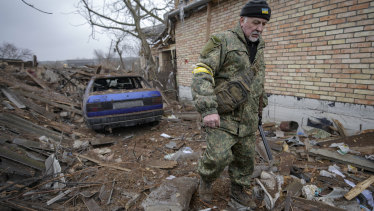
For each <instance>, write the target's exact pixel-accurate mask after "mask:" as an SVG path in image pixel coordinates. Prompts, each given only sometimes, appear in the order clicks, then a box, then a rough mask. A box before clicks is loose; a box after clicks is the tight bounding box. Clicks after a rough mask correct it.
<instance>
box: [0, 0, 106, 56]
mask: <svg viewBox="0 0 374 211" xmlns="http://www.w3.org/2000/svg"><path fill="white" fill-rule="evenodd" d="M25 1H26V2H27V3H30V4H32V5H34V6H35V7H36V8H38V9H41V10H43V11H46V12H51V13H53V14H51V15H48V14H45V13H41V12H39V11H37V10H35V9H33V8H31V7H29V6H27V5H26V4H24V3H23V2H22V1H21V0H0V44H3V43H4V42H8V43H12V44H14V45H15V46H17V47H19V48H27V49H30V50H31V51H33V52H34V54H35V55H37V57H38V60H39V61H48V60H66V59H77V58H87V59H90V58H93V57H94V54H93V52H94V50H95V49H101V50H103V51H105V52H106V51H107V50H108V47H109V45H110V39H109V38H107V36H106V35H105V34H98V33H96V38H95V39H92V38H91V37H90V34H91V28H90V26H89V25H88V24H87V23H86V21H85V19H84V18H83V17H82V16H80V15H79V14H76V10H77V8H75V5H77V2H78V0H25Z"/></svg>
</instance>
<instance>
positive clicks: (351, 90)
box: [176, 0, 374, 105]
mask: <svg viewBox="0 0 374 211" xmlns="http://www.w3.org/2000/svg"><path fill="white" fill-rule="evenodd" d="M246 2H247V0H245V1H242V0H238V1H224V2H221V3H218V4H214V5H213V7H212V22H211V29H210V31H211V33H214V32H219V31H222V30H225V29H228V28H231V27H233V26H234V25H235V24H236V23H237V21H238V15H239V12H240V9H241V7H242V6H243V5H244V4H245V3H246ZM268 3H269V5H270V6H271V8H272V17H271V20H270V22H269V24H268V25H267V27H266V29H265V32H264V33H263V38H264V39H265V41H266V49H265V60H266V84H265V88H266V90H267V92H268V93H271V94H278V95H289V96H296V97H303V98H312V99H320V100H329V101H337V102H347V103H355V104H364V105H374V80H373V79H374V58H373V56H374V53H373V52H374V2H373V1H370V0H349V1H347V0H268ZM206 22H207V16H206V9H205V10H202V11H200V12H196V13H193V14H192V15H191V16H190V17H188V18H186V19H185V20H184V22H183V23H182V22H180V21H178V22H177V25H176V51H177V58H178V59H177V65H178V85H182V86H190V84H191V78H192V73H191V71H192V69H193V65H194V64H195V63H196V62H197V59H198V54H199V52H200V50H201V48H202V46H203V45H204V44H205V42H206V38H205V33H206Z"/></svg>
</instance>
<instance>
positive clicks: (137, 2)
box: [134, 0, 165, 24]
mask: <svg viewBox="0 0 374 211" xmlns="http://www.w3.org/2000/svg"><path fill="white" fill-rule="evenodd" d="M134 1H135V3H136V4H137V5H138V6H139V7H140V9H142V10H143V11H144V12H145V13H147V14H148V15H149V16H151V17H153V18H154V19H156V20H158V21H160V22H161V23H163V24H165V23H164V20H163V19H161V18H160V17H158V16H157V15H155V14H154V13H152V12H150V11H149V10H147V9H146V8H145V7H144V6H143V5H141V4H140V2H139V0H134Z"/></svg>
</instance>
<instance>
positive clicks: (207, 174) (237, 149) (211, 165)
mask: <svg viewBox="0 0 374 211" xmlns="http://www.w3.org/2000/svg"><path fill="white" fill-rule="evenodd" d="M206 132H207V138H206V141H207V148H206V150H205V152H204V155H203V157H202V158H201V159H200V160H199V165H198V172H199V174H200V176H201V177H202V179H203V180H204V181H206V182H213V181H214V180H216V179H217V178H218V177H219V176H220V174H221V173H222V171H223V170H224V169H225V167H226V166H227V165H229V176H230V179H231V182H233V183H236V184H239V185H242V186H249V185H250V182H251V175H252V173H253V168H254V157H255V140H256V139H255V135H254V134H252V135H250V136H246V137H238V136H236V135H234V134H231V133H228V132H226V131H223V130H221V129H219V128H207V129H206Z"/></svg>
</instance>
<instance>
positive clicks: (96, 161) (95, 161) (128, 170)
mask: <svg viewBox="0 0 374 211" xmlns="http://www.w3.org/2000/svg"><path fill="white" fill-rule="evenodd" d="M74 155H75V156H77V157H80V158H83V159H86V160H89V161H91V162H94V163H96V164H98V165H99V166H104V167H109V168H113V169H118V170H121V171H127V172H130V171H131V170H130V169H127V168H123V167H120V166H115V165H111V164H107V163H103V162H101V161H99V160H96V159H95V158H90V157H88V156H86V155H80V154H78V153H74Z"/></svg>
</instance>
